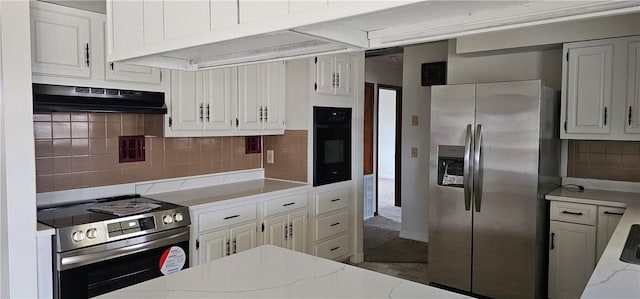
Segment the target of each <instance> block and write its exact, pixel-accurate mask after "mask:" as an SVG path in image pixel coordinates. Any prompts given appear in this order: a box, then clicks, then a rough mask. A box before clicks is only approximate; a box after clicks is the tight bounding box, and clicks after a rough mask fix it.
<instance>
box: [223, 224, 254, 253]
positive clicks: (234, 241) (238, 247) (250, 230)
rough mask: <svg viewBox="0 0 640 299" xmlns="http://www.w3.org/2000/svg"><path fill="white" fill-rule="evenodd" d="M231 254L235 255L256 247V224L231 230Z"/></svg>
mask: <svg viewBox="0 0 640 299" xmlns="http://www.w3.org/2000/svg"><path fill="white" fill-rule="evenodd" d="M229 231H230V236H231V247H230V248H231V253H230V254H235V253H238V252H241V251H245V250H247V249H251V248H253V247H256V224H255V223H249V224H245V225H241V226H238V227H233V228H231V229H230V230H229Z"/></svg>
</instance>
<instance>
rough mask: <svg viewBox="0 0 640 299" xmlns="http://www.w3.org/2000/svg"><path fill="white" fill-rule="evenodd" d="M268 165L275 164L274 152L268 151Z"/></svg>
mask: <svg viewBox="0 0 640 299" xmlns="http://www.w3.org/2000/svg"><path fill="white" fill-rule="evenodd" d="M267 163H268V164H273V150H267Z"/></svg>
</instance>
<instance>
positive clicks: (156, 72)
mask: <svg viewBox="0 0 640 299" xmlns="http://www.w3.org/2000/svg"><path fill="white" fill-rule="evenodd" d="M106 70H107V72H106V76H105V77H106V79H107V80H108V81H125V82H138V83H152V84H158V83H160V81H161V77H160V69H159V68H155V67H149V66H142V65H133V64H126V63H117V62H111V63H109V64H108V65H107V67H106Z"/></svg>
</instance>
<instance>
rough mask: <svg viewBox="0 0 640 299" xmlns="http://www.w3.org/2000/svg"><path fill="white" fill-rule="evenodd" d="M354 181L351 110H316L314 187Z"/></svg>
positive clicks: (314, 124) (319, 108) (314, 121)
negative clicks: (352, 176) (352, 171)
mask: <svg viewBox="0 0 640 299" xmlns="http://www.w3.org/2000/svg"><path fill="white" fill-rule="evenodd" d="M348 180H351V108H334V107H313V185H314V186H320V185H326V184H331V183H336V182H341V181H348Z"/></svg>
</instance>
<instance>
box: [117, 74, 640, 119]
mask: <svg viewBox="0 0 640 299" xmlns="http://www.w3.org/2000/svg"><path fill="white" fill-rule="evenodd" d="M109 65H110V66H111V70H112V71H113V62H112V63H109ZM629 109H631V107H629Z"/></svg>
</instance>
